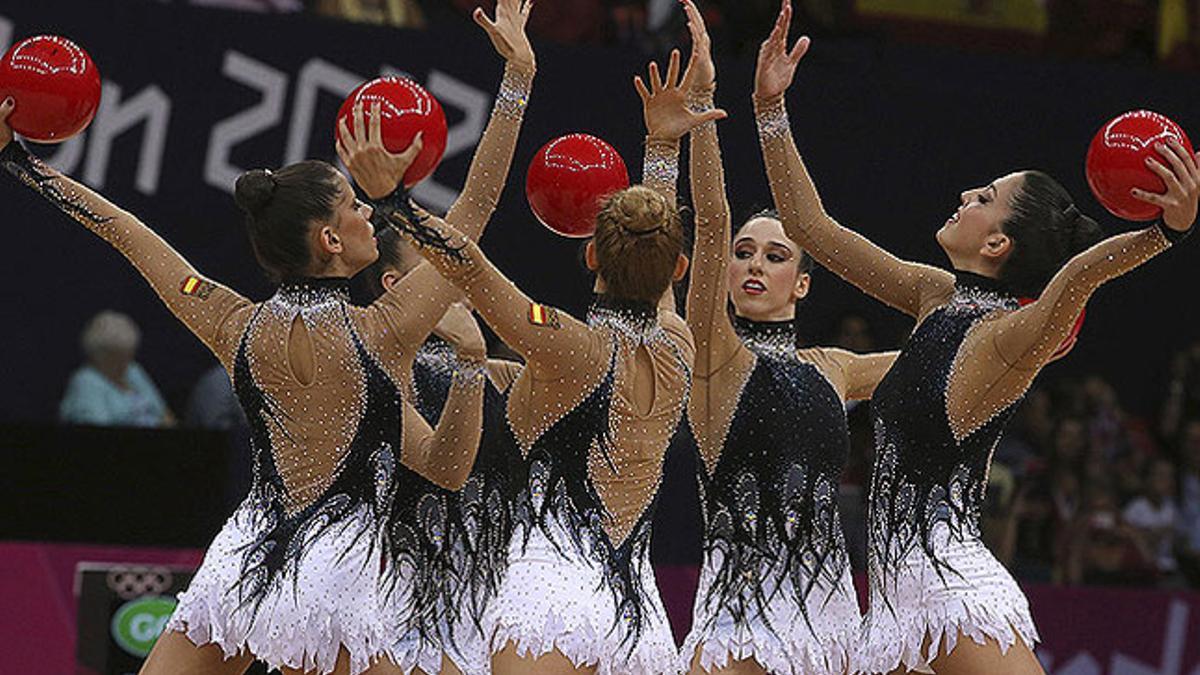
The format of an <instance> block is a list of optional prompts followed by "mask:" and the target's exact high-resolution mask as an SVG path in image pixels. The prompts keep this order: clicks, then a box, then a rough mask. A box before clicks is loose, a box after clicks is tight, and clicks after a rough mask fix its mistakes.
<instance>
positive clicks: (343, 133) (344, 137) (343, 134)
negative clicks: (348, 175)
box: [338, 117, 357, 166]
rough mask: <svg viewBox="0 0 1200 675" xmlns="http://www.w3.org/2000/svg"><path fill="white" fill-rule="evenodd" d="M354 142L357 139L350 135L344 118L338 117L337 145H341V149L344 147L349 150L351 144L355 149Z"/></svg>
mask: <svg viewBox="0 0 1200 675" xmlns="http://www.w3.org/2000/svg"><path fill="white" fill-rule="evenodd" d="M356 140H357V139H355V138H354V134H351V133H350V127H348V126H346V118H345V117H339V118H338V143H339V144H341V145H343V147H346V148H349V147H350V145H351V144H354V145H355V147H357V143H356ZM347 166H349V165H348V164H347Z"/></svg>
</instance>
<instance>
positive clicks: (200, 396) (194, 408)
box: [183, 363, 248, 431]
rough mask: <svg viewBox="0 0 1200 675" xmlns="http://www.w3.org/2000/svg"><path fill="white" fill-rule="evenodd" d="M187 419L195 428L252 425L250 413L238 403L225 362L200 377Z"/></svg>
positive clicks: (225, 427)
mask: <svg viewBox="0 0 1200 675" xmlns="http://www.w3.org/2000/svg"><path fill="white" fill-rule="evenodd" d="M183 419H184V423H185V424H186V425H187V426H189V427H192V428H194V429H212V430H214V431H231V430H233V429H240V428H244V427H247V426H248V423H247V422H246V413H245V412H243V411H242V406H240V405H238V401H237V396H236V395H234V393H233V384H232V383H231V382H230V381H229V374H228V373H226V372H225V368H224V367H222V366H221V364H219V363H218V364H213V366H212V367H211V368H209V369H208V370H206V371H204V374H203V375H201V376H200V379H199V380H197V381H196V386H195V387H193V388H192V395H191V397H190V398H188V407H187V413H186V414H185V415H184V418H183Z"/></svg>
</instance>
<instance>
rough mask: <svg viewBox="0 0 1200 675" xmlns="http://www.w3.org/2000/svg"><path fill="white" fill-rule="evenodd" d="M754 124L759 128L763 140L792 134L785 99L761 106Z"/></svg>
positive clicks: (759, 134)
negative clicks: (784, 103)
mask: <svg viewBox="0 0 1200 675" xmlns="http://www.w3.org/2000/svg"><path fill="white" fill-rule="evenodd" d="M754 122H755V124H757V126H758V136H759V138H761V139H763V140H767V139H772V138H779V137H781V136H786V135H788V134H790V133H792V128H791V125H790V123H789V122H788V116H787V110H786V109H785V108H784V105H783V97H780V98H779V100H778V101H775V102H773V103H770V104H768V105H763V106H760V107H759V108H758V110H756V111H755V115H754Z"/></svg>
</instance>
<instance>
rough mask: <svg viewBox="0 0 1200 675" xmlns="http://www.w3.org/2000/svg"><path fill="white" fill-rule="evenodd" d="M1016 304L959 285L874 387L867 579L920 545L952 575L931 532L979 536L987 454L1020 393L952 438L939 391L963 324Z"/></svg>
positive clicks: (888, 572)
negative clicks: (940, 528) (941, 527)
mask: <svg viewBox="0 0 1200 675" xmlns="http://www.w3.org/2000/svg"><path fill="white" fill-rule="evenodd" d="M1017 306H1018V305H1017V302H1016V300H1015V299H1013V298H1012V297H1009V296H1007V295H1004V294H1002V293H999V292H996V291H995V290H992V289H986V288H981V287H979V286H978V285H974V284H962V283H960V285H959V286H958V287H957V288H956V290H955V293H954V295H953V296H952V297H951V298H950V300H949V302H948V303H947V304H945V305H944V306H942V307H940V308H938V309H937V310H935V311H934V312H933V313H932V314H931V315H930V316H929V317H928V318H926V319H925V321H923V322H922V323H921V325H920V326H918V328H917V330H916V332H915V333H914V334H913V336H912V337H911V338H910V340H909V342H908V344H907V346H906V347H905V348H904V350H903V351H902V352H901V353H900V356H899V357H898V358H897V360H896V363H895V365H894V366H893V367H892V369H891V370H890V371H889V372H888V374H887V375H886V376H885V377H884V379H883V380H882V381H881V382H880V383H879V386H878V388H877V389H876V390H875V396H874V398H873V399H872V402H873V410H874V413H875V442H876V454H875V469H874V475H873V476H872V481H871V497H870V530H869V533H868V534H869V541H870V546H869V557H870V566H871V582H872V584H881V585H882V586H883V590H886V588H887V584H888V583H889V581H888V580H889V579H891V578H892V575H894V574H896V573H897V571H898V568H899V566H900V565H901V563H902V561H903V560H904V559H905V557H906V556H907V555H908V554H909V553H910V552H911V551H913V550H914V549H915V548H917V547H919V548H920V550H922V551H923V552H924V553H925V554H926V555H927V556H928V557H929V559H930V560H931V561H932V562H933V563H934V565H935V567H936V568H937V569H939V570H941V571H943V572H946V571H949V572H952V570H948V569H947V568H946V567H945V565H942V564H940V561H939V560H938V559H937V552H936V550H935V546H934V542H933V541H932V539H931V533H932V532H933V529H934V527H935V526H936V525H938V524H945V525H946V526H947V527H948V528H949V532H950V533H951V535H952V536H953V537H954V538H955V539H957V540H959V541H964V540H967V539H971V538H978V537H979V518H980V512H981V509H982V505H983V500H984V497H985V494H986V491H987V472H988V467H989V465H990V463H991V456H992V451H993V449H994V448H995V446H996V443H997V442H998V441H999V438H1000V433H1001V431H1002V430H1003V428H1004V425H1005V424H1006V423H1007V422H1008V420H1009V418H1010V417H1011V416H1012V414H1013V411H1014V410H1015V409H1016V405H1017V403H1018V402H1019V399H1018V401H1014V402H1012V403H1010V404H1009V405H1007V406H1005V407H1003V408H1001V409H999V410H997V411H996V412H995V414H994V415H993V416H992V417H991V419H989V420H987V421H986V422H984V423H983V424H982V425H980V426H978V427H977V428H976V429H975V430H974V431H972V432H970V433H969V434H968V435H967V436H966V437H965V438H962V439H958V438H956V436H955V434H954V432H953V430H952V429H951V421H950V417H949V414H948V413H947V404H946V391H947V389H948V387H949V384H950V378H951V375H952V372H953V364H954V363H955V361H956V357H957V356H958V352H959V348H960V346H961V345H962V343H963V340H964V338H965V337H966V336H967V333H968V331H969V330H970V329H971V328H972V327H974V326H975V325H976V324H977V323H978V322H979V321H980V320H981V319H983V318H984V317H986V316H988V315H990V314H992V313H994V312H997V311H1011V310H1014V309H1016V308H1017ZM885 597H886V596H885Z"/></svg>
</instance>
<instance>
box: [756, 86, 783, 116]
mask: <svg viewBox="0 0 1200 675" xmlns="http://www.w3.org/2000/svg"><path fill="white" fill-rule="evenodd" d="M751 99H752V100H753V102H754V112H755V113H758V112H759V111H762V110H770V109H775V108H780V107H783V100H784V96H783V93H782V92H780V93H778V94H767V95H763V94H760V93H759V92H758V90H755V91H754V94H753V96H752V97H751Z"/></svg>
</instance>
